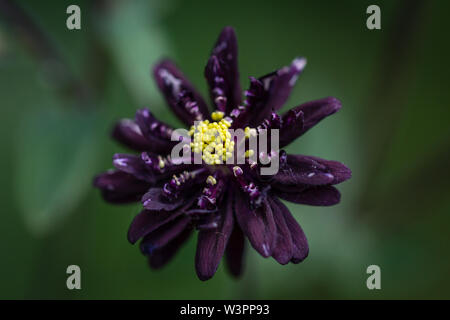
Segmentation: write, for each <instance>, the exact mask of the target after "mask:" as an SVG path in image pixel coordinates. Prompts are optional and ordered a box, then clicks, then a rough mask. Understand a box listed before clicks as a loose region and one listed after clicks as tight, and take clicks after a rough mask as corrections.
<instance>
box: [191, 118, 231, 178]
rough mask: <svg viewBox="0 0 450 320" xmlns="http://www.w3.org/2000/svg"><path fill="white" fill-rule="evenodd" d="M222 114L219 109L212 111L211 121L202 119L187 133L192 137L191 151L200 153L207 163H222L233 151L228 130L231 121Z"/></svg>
mask: <svg viewBox="0 0 450 320" xmlns="http://www.w3.org/2000/svg"><path fill="white" fill-rule="evenodd" d="M223 116H224V113H223V112H221V111H216V112H213V113H212V114H211V119H213V120H214V121H213V122H209V120H203V121H200V122H198V123H197V124H196V125H195V126H192V127H191V129H190V130H189V135H190V136H191V137H193V139H192V142H191V149H192V151H193V152H195V153H201V154H202V159H203V161H205V163H207V164H209V165H214V164H222V163H223V162H224V161H226V159H227V158H229V157H231V156H232V154H233V151H234V141H232V140H231V134H230V132H229V131H228V129H229V128H230V126H231V123H230V122H229V121H228V120H226V119H224V118H223ZM211 181H212V180H211Z"/></svg>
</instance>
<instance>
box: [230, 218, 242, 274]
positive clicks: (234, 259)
mask: <svg viewBox="0 0 450 320" xmlns="http://www.w3.org/2000/svg"><path fill="white" fill-rule="evenodd" d="M244 246H245V238H244V233H242V230H241V228H239V225H238V224H237V223H236V222H235V225H234V227H233V232H232V233H231V236H230V239H228V244H227V248H226V250H225V256H226V259H225V262H226V265H227V267H228V270H229V271H230V273H231V274H232V275H233V276H235V277H238V276H240V275H241V273H242V268H243V257H244Z"/></svg>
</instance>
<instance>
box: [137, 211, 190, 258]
mask: <svg viewBox="0 0 450 320" xmlns="http://www.w3.org/2000/svg"><path fill="white" fill-rule="evenodd" d="M190 222H191V219H190V218H189V217H187V216H181V217H179V218H176V219H175V220H173V221H171V222H169V223H166V224H165V225H162V226H161V227H159V228H158V229H156V230H155V231H153V232H150V233H149V234H148V235H146V236H145V237H144V239H143V240H142V241H141V243H140V248H141V252H142V253H143V254H151V253H152V252H153V251H154V250H157V249H159V248H161V247H164V246H165V245H166V244H167V243H169V242H170V241H172V240H173V239H175V238H176V237H177V236H178V235H180V234H181V233H182V232H183V231H184V229H186V227H187V226H188V225H189V223H190Z"/></svg>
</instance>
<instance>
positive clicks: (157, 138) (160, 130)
mask: <svg viewBox="0 0 450 320" xmlns="http://www.w3.org/2000/svg"><path fill="white" fill-rule="evenodd" d="M135 119H136V123H137V125H138V126H139V128H140V130H141V132H142V135H143V136H144V137H145V138H146V139H147V140H148V142H149V143H150V144H151V149H150V150H149V151H151V152H153V153H158V154H169V153H170V152H171V151H172V148H173V147H174V146H175V145H176V144H177V143H178V142H177V141H171V136H172V132H173V129H172V128H171V127H170V126H169V125H167V124H165V123H163V122H161V121H159V120H157V119H156V118H155V117H154V116H153V114H152V113H151V112H150V111H149V110H148V109H139V110H138V111H137V112H136V116H135Z"/></svg>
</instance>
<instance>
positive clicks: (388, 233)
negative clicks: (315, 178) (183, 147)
mask: <svg viewBox="0 0 450 320" xmlns="http://www.w3.org/2000/svg"><path fill="white" fill-rule="evenodd" d="M18 4H19V7H20V8H21V9H23V10H24V11H25V12H26V13H27V14H28V15H29V16H30V18H31V19H32V20H33V21H34V23H35V24H36V26H35V27H33V28H31V29H29V28H28V29H27V28H24V27H23V25H22V24H21V21H19V20H18V19H12V20H11V19H9V20H8V15H7V14H5V12H1V13H0V19H1V20H0V105H1V109H0V110H1V118H0V121H1V123H0V143H1V155H2V156H1V157H0V168H1V172H2V173H1V181H0V182H1V184H0V203H1V222H0V253H1V255H0V298H4V299H6V298H19V299H22V298H27V299H30V298H34V299H36V298H39V299H47V298H57V299H222V298H227V299H240V298H249V299H260V298H261V299H262V298H264V299H307V298H326V299H328V298H339V299H347V298H364V299H366V298H367V299H380V298H388V299H391V298H402V299H408V298H426V299H429V298H450V289H449V288H450V274H449V270H450V254H449V250H448V247H449V231H450V230H449V222H450V217H449V212H450V201H449V196H450V193H449V191H450V184H449V178H450V170H449V159H450V148H449V147H450V140H449V133H450V127H449V120H448V119H449V116H450V106H449V103H448V101H449V98H450V93H449V90H448V89H449V81H448V77H449V73H448V71H449V68H448V67H449V63H448V61H449V57H450V50H449V45H448V33H449V30H448V29H449V28H448V12H449V10H450V6H449V2H447V1H423V2H421V1H299V0H296V1H281V0H278V1H242V0H241V1H234V0H229V1H211V0H209V1H203V0H201V1H181V0H170V1H167V0H165V1H101V2H96V4H95V5H94V4H93V2H91V1H75V0H73V1H19V2H18ZM69 4H78V5H79V6H80V7H81V11H82V30H80V31H70V30H68V29H67V28H66V18H67V14H66V8H67V6H68V5H69ZM370 4H378V5H379V6H380V7H381V18H382V30H374V31H370V30H368V29H367V28H366V18H367V14H366V8H367V6H368V5H370ZM226 25H231V26H233V27H234V28H235V30H236V32H237V36H238V41H239V66H240V72H241V83H242V86H243V88H246V87H247V86H248V76H250V75H252V76H260V75H263V74H265V73H268V72H271V71H273V70H274V69H276V68H279V67H281V66H283V65H286V64H289V63H290V61H291V60H292V59H293V58H294V57H295V56H298V55H301V56H305V57H307V59H308V65H307V68H306V69H305V71H304V73H303V74H302V76H301V77H300V79H299V81H298V82H297V86H296V87H295V90H294V91H293V93H292V96H291V98H290V99H289V101H288V103H287V104H286V106H285V109H286V108H289V107H293V106H296V105H298V104H299V103H301V102H305V101H308V100H312V99H317V98H322V97H326V96H335V97H337V98H339V99H340V100H341V101H342V103H343V108H342V110H340V111H339V113H337V114H336V115H334V116H332V117H330V118H328V119H326V120H324V121H323V122H321V123H320V124H319V125H318V126H316V127H315V128H314V129H313V130H311V131H309V132H308V133H307V134H306V135H305V136H303V137H302V138H301V139H299V140H297V142H295V143H294V144H292V145H290V146H289V147H288V151H289V152H292V153H301V154H307V155H315V156H319V157H323V158H327V159H333V160H339V161H341V162H343V163H345V164H346V165H348V166H349V167H350V168H351V169H352V171H353V178H352V179H351V180H349V181H347V182H345V183H344V184H342V185H341V186H339V189H340V191H341V192H342V201H341V203H340V204H339V205H337V206H334V207H325V208H320V207H308V206H301V205H291V204H289V208H290V209H291V211H292V212H293V214H294V216H295V217H296V219H298V221H299V222H300V223H301V225H302V227H303V229H304V230H305V232H306V235H307V237H308V239H309V245H310V255H309V257H308V258H307V259H306V260H305V261H304V262H303V263H302V264H300V265H288V266H280V265H278V264H277V263H276V262H275V261H273V260H272V259H263V258H261V257H260V256H258V255H257V254H256V253H255V252H254V251H253V250H247V255H246V260H245V263H246V268H245V274H244V275H243V277H242V278H241V279H240V280H235V279H233V278H231V277H230V276H229V275H228V274H227V272H226V270H225V269H224V268H223V266H222V265H221V266H220V267H219V270H218V272H217V274H216V276H215V277H214V278H213V279H212V280H210V281H207V282H201V281H199V280H198V279H197V277H196V275H195V271H194V254H195V245H196V239H195V237H193V238H191V241H189V243H188V244H187V245H186V246H184V247H183V248H182V250H181V251H180V252H179V254H178V255H177V256H176V258H175V259H174V260H173V261H172V262H171V263H170V264H169V265H168V266H167V267H166V268H164V269H163V270H160V271H152V270H150V269H149V268H148V267H147V264H146V260H145V258H144V257H143V256H141V254H140V253H139V249H138V247H137V246H132V245H130V244H129V243H128V242H127V240H126V232H127V229H128V225H129V223H130V221H131V220H132V218H133V216H134V215H135V214H136V213H137V212H138V211H139V205H133V206H112V205H109V204H107V203H105V202H103V201H102V199H101V197H100V195H99V193H98V190H95V189H93V188H92V186H91V182H92V177H93V175H94V174H95V173H97V172H100V171H102V170H104V169H107V168H110V167H111V156H112V154H113V153H114V152H120V151H124V149H123V148H121V147H120V146H119V145H118V144H116V143H115V142H113V141H112V140H111V139H110V138H109V132H110V129H111V127H112V125H113V123H114V121H115V120H117V119H119V118H121V117H133V115H134V112H135V110H136V109H137V108H139V107H143V106H148V107H149V108H151V110H152V111H153V112H154V113H155V114H156V115H157V116H158V117H159V118H160V119H162V120H164V121H167V122H169V123H171V124H173V125H174V126H178V125H180V123H179V122H178V121H177V120H176V119H175V118H174V116H173V115H172V114H171V113H170V112H169V110H168V109H167V108H166V106H165V104H164V101H163V100H162V98H161V96H160V95H159V93H158V92H157V90H156V86H155V83H154V82H153V80H152V78H151V77H150V68H151V66H152V65H153V64H154V63H155V62H156V61H157V60H158V59H159V58H161V57H165V56H169V57H171V58H173V59H174V60H176V61H177V63H178V65H179V66H180V67H181V68H182V69H183V70H184V72H185V73H186V74H187V75H188V76H189V78H190V79H191V80H192V82H193V83H195V84H196V86H197V87H198V88H199V89H200V90H201V91H202V92H203V93H205V94H206V83H205V81H204V78H203V68H204V66H205V64H206V61H207V59H208V55H209V52H210V50H211V48H212V45H213V43H214V42H215V40H216V37H217V35H218V34H219V32H220V30H221V28H222V27H224V26H226ZM36 28H37V29H39V30H41V31H42V34H43V36H44V37H45V38H46V39H49V42H50V43H51V46H52V48H54V49H55V52H56V53H55V54H50V55H49V54H48V48H46V46H45V45H44V44H43V43H42V42H40V41H39V39H38V37H36V36H35V35H33V33H31V34H30V30H36ZM55 55H57V56H58V57H59V58H57V60H55V58H54V56H55ZM58 59H61V61H62V62H61V63H58V62H57V61H58ZM80 88H81V90H84V91H82V92H85V94H81V93H80V92H79V91H78V90H79V89H80ZM86 92H87V93H86ZM247 249H250V248H249V247H247ZM70 264H77V265H79V266H80V267H81V270H82V290H79V291H77V290H74V291H70V290H68V289H67V288H66V277H67V275H66V272H65V271H66V268H67V266H68V265H70ZM371 264H376V265H379V266H380V267H381V273H382V289H381V290H378V291H376V290H375V291H370V290H368V289H367V288H366V278H367V276H368V275H367V274H366V268H367V266H369V265H371Z"/></svg>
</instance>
